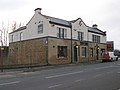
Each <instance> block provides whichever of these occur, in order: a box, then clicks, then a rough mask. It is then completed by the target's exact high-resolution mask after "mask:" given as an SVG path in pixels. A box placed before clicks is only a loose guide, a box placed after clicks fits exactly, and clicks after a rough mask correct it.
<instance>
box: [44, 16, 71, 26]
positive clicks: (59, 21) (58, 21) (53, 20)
mask: <svg viewBox="0 0 120 90" xmlns="http://www.w3.org/2000/svg"><path fill="white" fill-rule="evenodd" d="M43 16H44V17H46V18H48V19H50V23H53V24H57V25H62V26H66V27H71V23H70V22H69V21H67V20H63V19H59V18H55V17H50V16H46V15H43Z"/></svg>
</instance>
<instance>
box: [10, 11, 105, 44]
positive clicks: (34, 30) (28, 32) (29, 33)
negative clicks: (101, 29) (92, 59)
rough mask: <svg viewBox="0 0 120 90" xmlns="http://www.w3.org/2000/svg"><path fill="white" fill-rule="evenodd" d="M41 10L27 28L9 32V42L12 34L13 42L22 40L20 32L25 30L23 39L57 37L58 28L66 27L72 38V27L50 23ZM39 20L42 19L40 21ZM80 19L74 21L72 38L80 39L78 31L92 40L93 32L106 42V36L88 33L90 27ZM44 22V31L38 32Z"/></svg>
mask: <svg viewBox="0 0 120 90" xmlns="http://www.w3.org/2000/svg"><path fill="white" fill-rule="evenodd" d="M38 12H39V11H37V12H35V14H34V16H33V17H32V19H31V20H30V22H29V23H28V24H27V25H26V27H27V28H26V29H24V30H21V31H17V32H14V33H11V34H9V38H10V39H9V40H10V41H9V42H10V43H11V42H12V35H13V36H14V39H13V42H17V41H20V33H21V32H23V40H29V39H34V38H40V37H46V36H52V37H57V28H58V27H59V28H64V29H66V30H67V39H71V29H70V28H68V27H64V26H59V25H53V24H50V23H49V21H50V20H49V19H48V18H46V17H44V16H43V15H41V14H40V13H38ZM39 21H42V22H40V23H39ZM79 21H81V19H78V20H77V21H76V22H74V23H72V36H73V37H72V38H73V39H76V40H78V31H80V32H84V41H92V34H94V35H98V36H100V39H101V40H100V42H101V43H106V36H103V35H99V34H95V33H91V32H89V33H88V27H87V26H86V25H85V23H84V22H83V21H82V25H81V26H80V25H79ZM41 23H43V33H40V34H38V25H39V24H41Z"/></svg>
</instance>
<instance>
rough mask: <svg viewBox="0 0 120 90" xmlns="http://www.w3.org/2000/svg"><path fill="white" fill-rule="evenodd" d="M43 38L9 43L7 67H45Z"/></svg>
mask: <svg viewBox="0 0 120 90" xmlns="http://www.w3.org/2000/svg"><path fill="white" fill-rule="evenodd" d="M45 40H46V39H45V38H42V39H33V40H28V41H21V42H15V43H10V47H9V60H8V63H9V65H12V66H16V65H17V66H19V65H20V66H26V65H32V66H34V65H46V64H47V60H46V59H47V58H46V46H45V45H44V42H45Z"/></svg>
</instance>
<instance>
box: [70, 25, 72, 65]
mask: <svg viewBox="0 0 120 90" xmlns="http://www.w3.org/2000/svg"><path fill="white" fill-rule="evenodd" d="M70 25H71V27H70V29H71V63H73V61H72V58H73V55H72V54H73V53H72V52H73V50H72V24H71V23H70Z"/></svg>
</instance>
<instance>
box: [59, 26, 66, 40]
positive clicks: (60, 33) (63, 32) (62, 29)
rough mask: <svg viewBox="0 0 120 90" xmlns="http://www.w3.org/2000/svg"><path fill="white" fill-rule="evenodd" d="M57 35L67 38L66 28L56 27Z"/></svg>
mask: <svg viewBox="0 0 120 90" xmlns="http://www.w3.org/2000/svg"><path fill="white" fill-rule="evenodd" d="M57 37H58V38H67V29H64V28H57Z"/></svg>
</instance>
